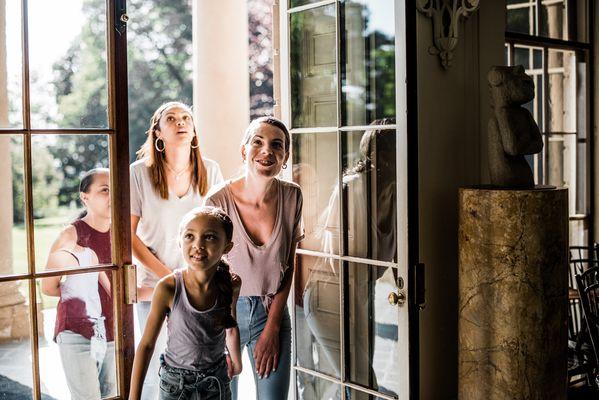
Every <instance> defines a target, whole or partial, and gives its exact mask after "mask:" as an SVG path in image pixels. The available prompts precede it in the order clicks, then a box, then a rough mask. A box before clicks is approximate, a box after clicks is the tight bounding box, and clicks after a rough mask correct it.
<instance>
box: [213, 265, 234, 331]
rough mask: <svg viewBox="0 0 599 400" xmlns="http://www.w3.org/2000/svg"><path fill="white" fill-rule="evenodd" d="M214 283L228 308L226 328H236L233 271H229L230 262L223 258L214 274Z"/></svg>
mask: <svg viewBox="0 0 599 400" xmlns="http://www.w3.org/2000/svg"><path fill="white" fill-rule="evenodd" d="M214 283H215V284H216V287H217V289H218V291H219V292H220V296H221V299H222V300H223V303H224V306H225V308H226V309H227V311H228V312H227V315H226V317H225V320H224V325H225V328H234V327H236V326H237V321H235V318H233V315H232V313H231V306H232V305H233V282H232V281H231V272H229V264H227V262H226V261H225V260H223V259H221V260H220V262H219V264H218V267H217V268H216V274H214Z"/></svg>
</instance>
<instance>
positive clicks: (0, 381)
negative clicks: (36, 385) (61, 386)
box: [0, 375, 56, 400]
mask: <svg viewBox="0 0 599 400" xmlns="http://www.w3.org/2000/svg"><path fill="white" fill-rule="evenodd" d="M32 398H33V393H32V392H31V388H30V387H29V386H25V385H23V384H20V383H19V382H16V381H13V380H12V379H9V378H7V377H6V376H4V375H0V399H2V400H4V399H6V400H8V399H10V400H31V399H32ZM42 400H56V399H54V397H50V396H47V395H45V394H42Z"/></svg>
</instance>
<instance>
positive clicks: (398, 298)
mask: <svg viewBox="0 0 599 400" xmlns="http://www.w3.org/2000/svg"><path fill="white" fill-rule="evenodd" d="M387 300H389V304H391V305H392V306H403V305H404V303H405V302H406V295H405V293H404V292H403V291H400V292H397V293H395V292H391V293H389V296H387Z"/></svg>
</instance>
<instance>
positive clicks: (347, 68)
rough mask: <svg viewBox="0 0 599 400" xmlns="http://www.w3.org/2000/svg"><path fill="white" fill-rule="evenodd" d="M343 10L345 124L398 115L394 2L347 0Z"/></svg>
mask: <svg viewBox="0 0 599 400" xmlns="http://www.w3.org/2000/svg"><path fill="white" fill-rule="evenodd" d="M342 10H343V11H342V12H343V16H344V23H345V26H344V29H343V30H342V32H343V34H342V41H343V53H342V56H341V57H342V60H343V62H342V64H341V66H342V80H343V83H342V85H343V86H342V96H343V97H342V101H343V104H342V113H343V122H342V125H348V126H351V125H367V124H369V123H371V122H373V121H374V120H377V119H380V118H385V117H395V20H394V12H393V2H392V1H388V0H361V1H359V0H346V1H344V3H343V8H342Z"/></svg>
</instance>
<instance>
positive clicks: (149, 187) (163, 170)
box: [130, 102, 223, 398]
mask: <svg viewBox="0 0 599 400" xmlns="http://www.w3.org/2000/svg"><path fill="white" fill-rule="evenodd" d="M146 133H147V135H148V137H147V139H146V141H145V143H144V144H143V145H142V147H141V149H140V150H139V151H138V152H137V155H138V160H137V161H136V162H134V163H133V164H132V165H131V168H130V178H131V241H132V250H133V256H134V257H135V259H136V260H137V264H138V277H137V283H138V299H139V300H140V302H139V303H138V304H137V315H138V320H139V324H140V328H141V330H142V331H143V329H144V327H145V324H146V320H147V318H148V313H149V311H150V300H151V297H152V292H153V290H154V286H155V285H156V283H157V282H158V280H159V279H160V278H162V277H164V276H166V275H168V274H170V273H171V272H172V271H173V270H175V269H178V268H182V267H184V266H185V262H184V260H183V257H182V256H181V251H180V250H179V248H178V244H177V237H178V228H179V222H180V221H181V218H182V217H183V216H184V215H185V214H186V213H187V212H188V211H190V210H191V209H193V208H194V207H198V206H200V205H202V203H203V201H204V196H205V195H206V193H207V192H208V190H209V189H210V187H211V186H213V185H215V184H217V183H220V182H222V180H223V178H222V174H221V171H220V168H219V166H218V164H217V163H216V162H214V161H212V160H209V159H206V158H202V155H201V152H200V148H199V140H198V135H197V131H196V128H195V124H194V121H193V115H192V112H191V109H190V108H189V107H188V106H187V105H185V104H183V103H180V102H168V103H165V104H163V105H161V106H160V107H158V109H157V110H156V111H155V112H154V115H153V116H152V119H151V120H150V129H148V131H147V132H146ZM165 340H166V335H165V333H164V332H162V333H161V335H160V337H159V339H158V341H157V344H156V347H157V349H158V351H156V352H154V354H160V353H161V352H162V351H163V350H164V347H165V346H166V342H165ZM158 365H159V361H158V359H157V357H154V358H153V359H152V361H151V363H150V369H149V370H148V375H147V378H146V386H147V387H146V388H144V393H147V394H148V397H147V398H152V397H155V395H154V394H155V393H156V391H157V384H158V379H157V377H158ZM146 389H147V390H146ZM144 397H145V396H144Z"/></svg>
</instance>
